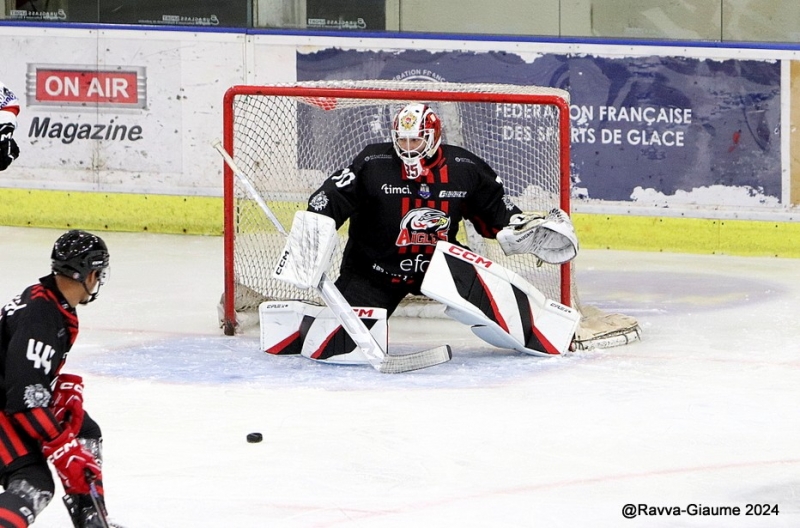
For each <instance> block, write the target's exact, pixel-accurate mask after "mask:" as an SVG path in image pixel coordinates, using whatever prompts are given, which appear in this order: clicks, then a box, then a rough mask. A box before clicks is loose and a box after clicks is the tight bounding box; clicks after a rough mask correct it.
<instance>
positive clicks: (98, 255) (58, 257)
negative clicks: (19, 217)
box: [50, 229, 109, 304]
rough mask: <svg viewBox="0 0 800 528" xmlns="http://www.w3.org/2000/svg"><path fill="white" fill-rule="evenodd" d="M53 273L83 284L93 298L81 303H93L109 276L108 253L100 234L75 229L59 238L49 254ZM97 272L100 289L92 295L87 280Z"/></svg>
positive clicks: (98, 287)
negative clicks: (91, 274)
mask: <svg viewBox="0 0 800 528" xmlns="http://www.w3.org/2000/svg"><path fill="white" fill-rule="evenodd" d="M50 258H51V261H52V264H51V269H52V270H53V273H56V274H58V275H63V276H65V277H69V278H70V279H73V280H76V281H78V282H80V283H81V284H83V287H84V289H86V292H87V293H88V294H89V296H90V298H89V299H88V300H87V301H86V302H83V303H81V304H86V303H90V302H92V301H94V300H95V299H96V298H97V294H98V293H99V292H100V286H102V285H103V284H105V282H106V278H107V276H108V262H109V254H108V247H107V246H106V243H105V242H103V239H101V238H100V237H99V236H97V235H93V234H91V233H87V232H86V231H80V230H77V229H73V230H72V231H68V232H66V233H64V234H63V235H61V236H60V237H58V240H56V243H55V244H54V245H53V252H52V254H51V255H50ZM92 271H97V272H98V275H97V286H96V288H95V290H94V291H93V292H90V291H89V290H88V288H87V287H86V279H87V278H88V277H89V274H90V273H91V272H92Z"/></svg>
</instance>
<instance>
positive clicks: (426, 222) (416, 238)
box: [395, 207, 450, 247]
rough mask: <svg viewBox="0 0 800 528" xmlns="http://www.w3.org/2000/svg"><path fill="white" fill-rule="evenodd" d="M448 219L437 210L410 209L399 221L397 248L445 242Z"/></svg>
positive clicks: (448, 229)
mask: <svg viewBox="0 0 800 528" xmlns="http://www.w3.org/2000/svg"><path fill="white" fill-rule="evenodd" d="M449 231H450V217H448V216H447V215H446V214H445V213H444V212H442V211H439V210H438V209H430V208H428V207H422V208H420V209H412V210H411V211H409V212H408V213H407V214H406V215H405V216H404V217H403V219H402V220H401V221H400V234H399V235H397V241H396V242H395V245H397V246H401V247H402V246H412V245H422V246H435V245H436V242H438V241H439V240H447V235H448V232H449Z"/></svg>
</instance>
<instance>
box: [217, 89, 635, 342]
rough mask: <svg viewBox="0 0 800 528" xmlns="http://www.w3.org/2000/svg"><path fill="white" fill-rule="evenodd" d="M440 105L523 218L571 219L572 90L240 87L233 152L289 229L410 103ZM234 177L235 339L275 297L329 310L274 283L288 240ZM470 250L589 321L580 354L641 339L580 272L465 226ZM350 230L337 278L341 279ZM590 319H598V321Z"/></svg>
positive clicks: (407, 307)
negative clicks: (581, 293) (505, 247)
mask: <svg viewBox="0 0 800 528" xmlns="http://www.w3.org/2000/svg"><path fill="white" fill-rule="evenodd" d="M410 101H421V102H425V103H427V104H429V105H430V106H431V107H432V108H433V109H434V111H435V112H436V113H437V114H438V115H439V117H440V118H441V119H442V129H443V134H442V135H443V142H445V143H449V144H454V145H460V146H462V147H464V148H466V149H468V150H470V151H471V152H473V153H475V154H476V155H478V156H479V157H481V158H483V159H484V160H486V161H487V162H488V163H489V165H491V166H492V167H493V168H494V169H495V171H496V172H497V174H498V175H500V177H501V178H502V179H503V183H504V185H505V187H506V193H507V194H508V195H509V196H510V197H511V199H512V201H514V203H516V205H517V206H519V207H520V208H521V209H522V210H523V211H547V210H549V209H552V208H554V207H560V208H561V209H563V210H564V211H566V212H569V200H570V162H569V159H570V158H569V140H570V136H569V134H570V132H569V130H570V129H569V94H568V92H566V91H564V90H559V89H555V88H544V87H533V86H513V85H497V84H462V83H439V82H408V81H324V82H307V83H298V84H293V85H275V86H234V87H232V88H231V89H229V90H228V91H227V92H226V94H225V99H224V110H223V114H224V147H225V149H226V150H227V151H228V152H229V153H230V154H231V155H232V156H233V158H234V160H235V162H236V164H237V166H238V167H239V169H240V170H241V171H242V172H244V173H245V174H246V175H247V176H248V177H249V178H250V180H251V181H252V183H253V185H254V186H255V187H256V189H257V190H258V192H259V193H260V194H261V196H262V197H263V198H264V199H265V200H266V201H267V203H268V205H269V207H270V208H271V209H272V210H273V212H274V213H275V214H276V216H277V217H278V219H279V220H280V221H281V222H282V223H283V224H284V226H286V227H287V228H288V227H289V226H290V225H291V221H292V218H293V216H294V213H295V212H296V211H298V210H303V209H305V207H306V201H307V199H308V197H309V196H310V195H311V193H312V192H313V191H314V190H316V189H317V188H318V187H319V186H320V185H321V184H322V182H323V180H324V179H325V178H327V177H328V176H329V175H330V174H332V173H333V172H334V171H336V170H338V169H341V168H344V167H346V166H347V165H349V164H350V162H351V161H352V159H353V158H354V157H355V155H356V154H358V153H359V152H360V151H361V150H362V149H363V148H364V147H365V146H366V145H367V144H369V143H376V142H388V141H390V140H391V139H390V131H391V122H392V118H393V116H394V114H395V113H396V112H397V110H399V108H400V107H401V106H402V105H404V104H406V103H408V102H410ZM224 170H225V173H224V203H225V232H224V237H225V290H224V293H223V296H222V300H221V302H220V306H219V311H220V323H221V326H222V327H223V328H224V330H225V333H226V334H228V335H231V334H233V333H234V332H235V331H236V330H237V328H245V327H247V326H250V325H253V324H254V323H257V321H258V306H259V305H260V304H261V303H262V302H264V301H266V300H282V299H299V300H305V301H308V302H313V303H321V302H322V301H321V299H319V297H318V296H317V295H316V293H315V292H314V291H312V290H297V289H294V288H292V287H290V286H288V285H287V284H286V283H284V282H282V281H278V280H275V279H273V278H272V269H273V268H274V265H275V264H276V262H277V259H278V256H279V254H280V252H281V250H282V249H283V245H284V239H283V237H282V236H281V235H280V233H278V232H277V230H276V229H275V228H274V227H273V225H272V224H271V223H270V221H269V220H268V219H267V218H266V217H265V216H264V214H263V212H262V211H261V209H260V208H259V207H258V205H257V204H255V203H254V202H253V201H252V200H251V199H250V198H249V195H248V193H247V192H246V191H245V190H244V189H242V188H240V187H239V185H240V184H239V183H238V182H237V180H236V178H235V177H234V176H233V174H232V172H231V171H230V169H229V168H228V167H225V169H224ZM464 227H465V229H463V230H462V232H463V233H465V235H464V237H465V239H464V240H463V242H465V243H467V244H468V245H469V246H470V248H471V249H472V250H473V251H475V252H476V253H479V254H481V255H484V256H486V257H488V258H490V259H492V260H494V261H496V262H498V263H499V264H501V265H503V266H505V267H507V268H509V269H511V270H513V271H514V272H516V273H517V274H519V275H521V276H522V277H524V278H526V279H527V280H528V281H530V282H531V283H532V284H533V285H534V286H536V287H537V288H538V289H539V290H541V291H542V293H544V294H545V295H546V296H547V297H548V298H551V299H555V300H558V301H560V302H562V303H564V304H567V305H571V306H575V307H577V308H578V309H579V310H581V313H582V314H584V317H583V319H582V321H581V330H579V332H578V337H577V341H578V345H579V347H583V348H586V347H589V346H614V345H616V344H624V343H626V342H628V341H630V340H635V339H637V338H638V335H639V329H638V325H637V323H636V321H635V320H634V319H633V318H630V317H628V316H624V315H620V314H606V313H603V312H599V311H598V310H596V309H592V310H582V309H581V306H580V304H579V301H578V297H577V289H576V285H575V281H574V273H573V269H572V267H571V265H570V264H564V265H561V266H554V265H549V264H543V265H537V262H536V259H535V257H533V256H532V255H514V256H512V257H507V256H505V255H504V253H503V252H502V250H501V249H500V247H499V245H498V244H497V243H496V242H495V241H494V240H485V239H483V238H481V237H480V236H478V235H477V234H476V233H475V231H474V230H473V229H471V227H470V226H469V225H467V226H464ZM346 233H347V225H345V226H343V227H342V229H340V237H341V238H342V240H341V241H340V244H339V249H338V251H337V254H336V256H335V260H334V263H333V265H332V266H331V269H330V272H329V276H330V277H331V278H332V279H335V278H336V277H337V275H338V269H339V264H340V262H341V253H342V249H343V248H344V246H345V242H346V237H347V235H346ZM584 312H591V316H589V315H588V314H585V313H584ZM396 314H397V315H399V316H403V315H405V316H422V317H430V316H437V315H440V314H443V308H442V307H441V306H440V305H438V304H437V303H434V302H433V301H430V300H429V299H426V298H424V297H413V296H409V297H408V298H407V299H406V301H404V303H403V305H402V306H401V308H400V309H399V310H398V312H396Z"/></svg>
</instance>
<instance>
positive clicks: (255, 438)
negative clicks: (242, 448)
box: [247, 433, 264, 444]
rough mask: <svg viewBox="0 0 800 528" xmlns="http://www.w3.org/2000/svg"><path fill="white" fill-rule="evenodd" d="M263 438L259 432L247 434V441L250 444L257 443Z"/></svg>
mask: <svg viewBox="0 0 800 528" xmlns="http://www.w3.org/2000/svg"><path fill="white" fill-rule="evenodd" d="M263 439H264V437H263V436H261V433H250V434H249V435H247V441H248V442H249V443H251V444H257V443H259V442H260V441H261V440H263Z"/></svg>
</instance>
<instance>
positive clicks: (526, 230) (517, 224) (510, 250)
mask: <svg viewBox="0 0 800 528" xmlns="http://www.w3.org/2000/svg"><path fill="white" fill-rule="evenodd" d="M497 241H498V242H499V243H500V247H501V248H502V249H503V252H504V253H505V254H506V255H519V254H524V253H530V254H533V255H534V256H535V257H536V258H538V259H539V260H541V261H544V262H547V263H548V264H563V263H564V262H569V261H570V260H572V259H574V258H575V256H576V255H577V254H578V237H577V235H576V234H575V227H574V226H573V225H572V221H571V220H570V219H569V216H567V213H565V212H564V211H562V210H561V209H552V210H551V211H550V212H549V213H547V214H545V213H542V212H533V213H522V214H515V215H514V216H512V217H511V221H510V222H509V223H508V226H506V227H505V228H503V229H501V230H500V232H499V233H497Z"/></svg>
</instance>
